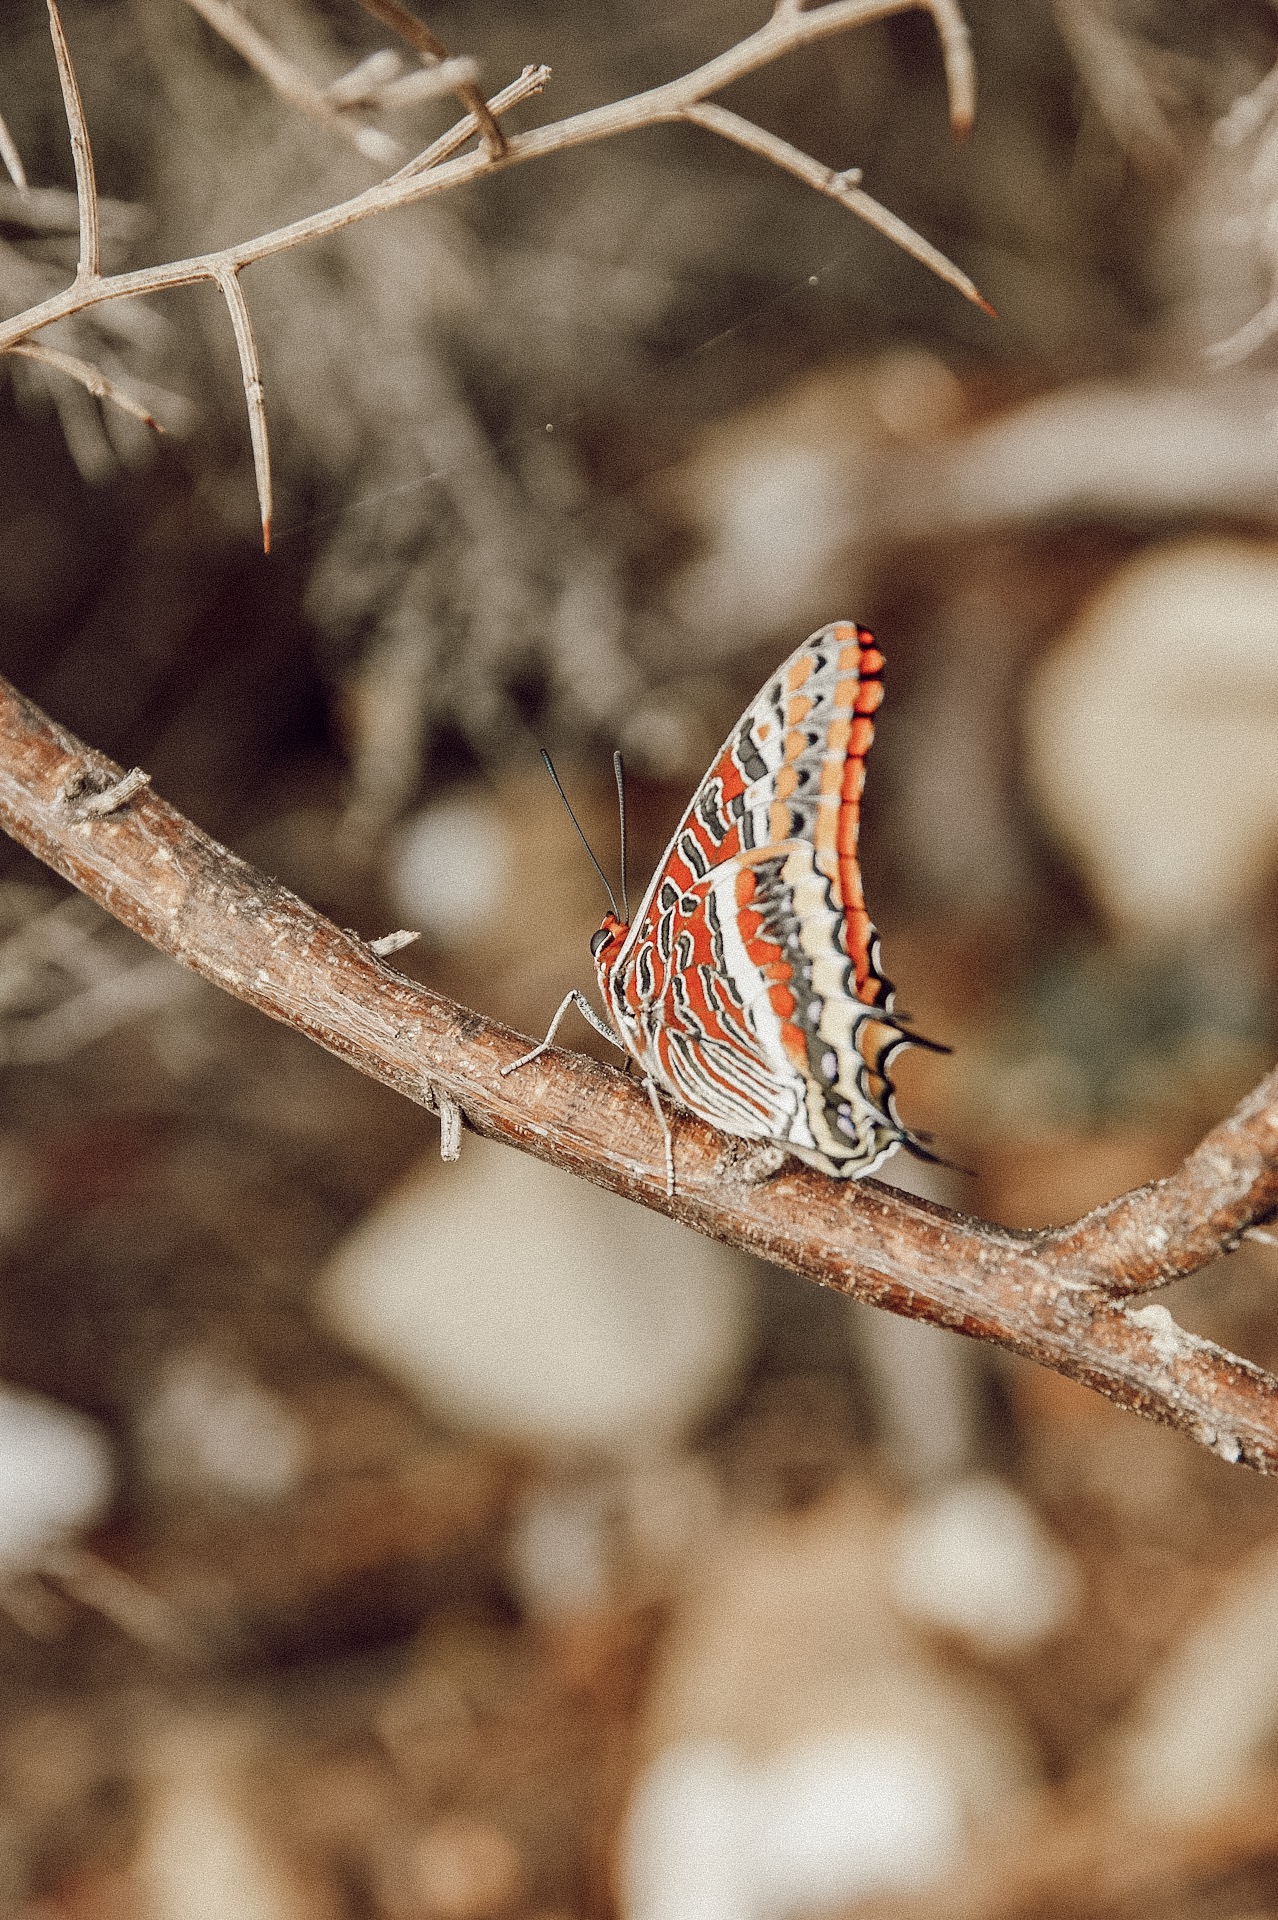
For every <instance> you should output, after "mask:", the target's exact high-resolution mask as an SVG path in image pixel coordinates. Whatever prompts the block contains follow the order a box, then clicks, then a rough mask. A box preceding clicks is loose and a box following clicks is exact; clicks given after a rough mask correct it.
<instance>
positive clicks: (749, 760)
mask: <svg viewBox="0 0 1278 1920" xmlns="http://www.w3.org/2000/svg"><path fill="white" fill-rule="evenodd" d="M882 669H883V659H882V656H881V654H880V653H879V651H878V649H877V647H876V646H875V643H874V638H873V635H872V634H870V633H869V632H868V631H867V630H866V629H865V628H863V627H857V626H855V625H853V624H851V623H848V622H840V623H836V624H835V625H833V626H830V627H826V628H824V629H823V630H822V631H821V632H820V633H817V634H814V635H813V636H812V638H811V639H810V640H807V641H805V642H804V644H803V645H802V646H801V647H798V648H796V650H795V652H794V653H793V654H792V655H791V656H790V658H789V659H788V660H787V661H785V662H784V664H783V665H782V666H781V667H780V668H778V670H777V672H776V673H775V674H774V675H773V676H772V678H771V679H770V680H769V682H768V684H767V686H765V687H764V689H763V690H762V692H761V693H760V694H759V696H758V698H757V699H756V700H755V701H754V702H753V704H752V705H751V706H750V707H749V708H748V709H747V711H746V712H745V713H744V714H743V715H742V717H741V719H740V721H739V722H738V723H737V725H736V727H735V728H734V729H733V731H732V733H731V735H730V736H729V738H728V739H727V741H725V743H724V745H723V748H722V749H721V751H720V752H719V754H718V755H717V756H716V758H715V760H714V762H713V764H712V765H711V767H710V770H709V772H708V773H707V775H706V777H705V779H704V780H703V781H702V783H701V786H700V787H699V788H698V790H697V792H696V794H695V795H694V796H693V799H692V802H691V804H690V805H689V807H688V810H687V812H686V813H685V814H684V817H683V819H682V820H681V821H680V823H679V826H678V827H677V829H676V831H675V834H674V837H673V839H672V840H671V842H670V845H669V847H668V849H667V851H666V855H665V858H664V860H663V861H662V863H661V865H660V866H659V867H658V869H657V872H656V874H655V875H654V877H653V879H652V881H651V883H650V885H649V887H648V890H647V893H646V894H645V896H644V898H643V900H642V902H641V903H640V906H639V909H638V911H637V912H636V914H635V916H634V920H633V922H632V923H631V924H630V925H629V926H627V925H626V924H625V923H624V922H623V921H622V920H621V919H620V918H619V916H617V915H616V914H615V913H610V914H609V915H607V917H606V918H605V920H604V922H603V925H602V926H601V927H600V929H599V931H598V933H596V935H595V937H594V939H593V940H592V942H591V950H592V953H593V954H594V958H595V965H596V968H597V971H598V975H599V985H600V989H601V991H602V993H603V997H604V1003H605V1005H606V1007H607V1009H608V1013H609V1016H610V1018H611V1020H612V1023H613V1026H614V1027H615V1029H616V1033H617V1036H618V1038H619V1039H620V1041H621V1043H622V1045H624V1047H625V1048H626V1050H627V1051H628V1052H629V1053H630V1054H631V1055H632V1056H633V1057H634V1059H635V1060H636V1062H637V1063H638V1065H639V1067H640V1069H641V1071H642V1072H643V1074H644V1077H645V1079H646V1080H647V1082H648V1085H649V1089H650V1090H651V1089H652V1088H653V1087H654V1086H655V1087H656V1088H659V1089H661V1090H663V1091H665V1092H666V1093H668V1094H670V1095H672V1096H673V1097H674V1099H676V1100H677V1101H679V1102H680V1103H681V1104H682V1105H683V1106H685V1107H688V1108H690V1109H691V1110H692V1111H693V1112H694V1113H697V1114H700V1115H701V1116H702V1118H703V1119H706V1120H708V1121H710V1122H711V1124H712V1125H714V1126H717V1127H719V1128H721V1129H722V1130H723V1131H724V1132H727V1133H731V1134H736V1135H738V1136H740V1137H741V1138H743V1139H746V1140H761V1141H771V1142H774V1143H776V1144H777V1145H780V1146H783V1147H785V1148H786V1149H787V1150H788V1151H789V1152H791V1153H794V1154H797V1155H798V1156H799V1158H801V1159H803V1160H806V1161H808V1162H809V1163H810V1164H811V1165H813V1166H816V1167H819V1168H820V1169H821V1170H822V1171H824V1172H826V1173H829V1174H834V1175H837V1176H842V1177H848V1176H856V1175H860V1174H865V1173H870V1172H872V1171H873V1170H874V1168H876V1167H877V1166H879V1165H880V1164H881V1163H882V1161H883V1160H884V1159H885V1158H886V1157H887V1155H888V1154H889V1153H890V1152H891V1151H892V1150H893V1148H894V1147H896V1146H898V1145H902V1144H905V1145H910V1146H917V1142H915V1140H914V1138H913V1136H912V1135H911V1134H910V1133H909V1131H908V1130H907V1129H906V1128H905V1127H903V1126H902V1124H901V1122H900V1120H899V1119H898V1117H897V1113H896V1108H895V1102H894V1096H893V1088H892V1082H891V1079H890V1077H889V1068H890V1065H891V1062H892V1058H893V1056H894V1055H895V1054H896V1053H897V1052H898V1051H899V1050H900V1048H902V1047H904V1046H907V1045H909V1044H910V1043H911V1036H910V1035H908V1034H907V1033H906V1032H905V1030H904V1028H903V1027H902V1025H901V1023H900V1021H899V1020H898V1019H897V1017H896V1016H895V1014H894V1013H893V1010H892V1007H893V990H892V986H891V983H890V982H889V981H888V980H887V979H886V977H885V976H884V975H883V973H882V972H881V971H880V967H879V953H878V936H877V934H876V933H875V930H874V927H873V925H872V924H871V921H870V919H869V915H868V914H867V913H866V910H865V901H864V898H863V895H862V891H861V876H860V869H859V866H858V863H857V837H858V828H859V822H860V803H861V790H862V787H863V785H864V780H865V756H866V754H867V753H868V751H869V747H870V742H871V741H872V739H873V737H874V721H873V716H874V714H875V712H876V711H877V709H878V707H879V704H880V702H881V700H882V697H883V685H882V678H881V675H882ZM654 1104H656V1102H655V1099H654ZM663 1124H664V1121H663ZM669 1164H670V1163H669V1159H668V1162H667V1166H668V1175H669Z"/></svg>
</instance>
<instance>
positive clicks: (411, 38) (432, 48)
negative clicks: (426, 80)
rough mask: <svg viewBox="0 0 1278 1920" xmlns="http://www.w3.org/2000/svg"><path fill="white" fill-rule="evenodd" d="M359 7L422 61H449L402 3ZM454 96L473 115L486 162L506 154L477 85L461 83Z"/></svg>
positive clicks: (367, 2)
mask: <svg viewBox="0 0 1278 1920" xmlns="http://www.w3.org/2000/svg"><path fill="white" fill-rule="evenodd" d="M360 5H361V6H362V7H363V9H364V11H365V13H371V14H372V16H373V18H374V19H375V20H380V21H381V23H382V25H383V26H384V27H389V28H390V29H391V31H392V33H397V34H398V35H399V36H400V38H401V40H406V41H407V42H408V44H409V46H410V47H413V48H415V49H416V51H417V52H418V53H419V54H421V56H422V58H423V59H425V60H431V61H434V60H438V61H441V62H442V61H445V60H447V59H448V58H449V54H448V49H447V47H446V46H445V45H444V43H443V41H442V40H441V39H440V38H439V36H438V34H435V33H432V32H431V30H430V28H429V27H428V26H427V25H426V23H425V21H424V20H419V19H418V18H417V15H416V14H415V13H414V12H413V11H412V9H411V8H409V7H406V6H405V5H404V4H403V0H360ZM457 97H458V99H459V100H460V101H461V103H462V105H463V106H464V107H466V108H467V109H468V110H469V111H470V112H471V113H472V114H473V115H474V116H475V125H476V127H477V128H478V130H479V136H480V138H481V140H482V141H483V143H484V151H485V153H486V154H487V155H488V157H489V159H490V160H499V159H500V158H501V156H502V154H503V153H505V151H506V136H505V134H504V133H503V132H502V130H501V127H500V125H499V123H498V120H497V116H496V115H495V114H494V113H493V111H492V109H491V108H490V107H489V105H488V102H487V101H486V100H485V98H484V96H483V94H482V93H481V92H480V90H479V88H478V86H477V85H476V84H475V82H474V81H473V80H471V81H463V82H462V83H461V84H460V85H459V86H458V88H457Z"/></svg>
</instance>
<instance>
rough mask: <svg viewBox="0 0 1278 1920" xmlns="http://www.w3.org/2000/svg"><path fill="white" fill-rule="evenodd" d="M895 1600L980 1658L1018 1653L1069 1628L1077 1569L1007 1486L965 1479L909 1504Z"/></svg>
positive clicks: (899, 1537) (894, 1574)
mask: <svg viewBox="0 0 1278 1920" xmlns="http://www.w3.org/2000/svg"><path fill="white" fill-rule="evenodd" d="M891 1583H892V1596H893V1598H894V1600H895V1601H896V1604H897V1607H898V1608H899V1610H900V1611H901V1612H902V1613H903V1614H904V1615H905V1616H906V1617H907V1618H908V1619H911V1620H915V1621H917V1622H918V1623H919V1624H920V1625H922V1626H928V1627H935V1628H939V1629H940V1630H941V1631H942V1632H944V1633H950V1634H954V1635H956V1636H957V1637H958V1638H960V1639H963V1640H966V1641H968V1642H969V1643H970V1644H971V1645H972V1646H974V1647H975V1648H977V1649H978V1650H979V1651H981V1652H982V1653H987V1654H992V1655H994V1656H1000V1655H1006V1654H1016V1653H1020V1652H1022V1651H1024V1650H1025V1649H1026V1648H1028V1647H1032V1646H1035V1645H1037V1644H1038V1643H1039V1642H1040V1641H1042V1640H1046V1639H1049V1638H1050V1637H1051V1635H1052V1634H1054V1633H1058V1632H1059V1631H1060V1630H1061V1629H1062V1628H1063V1627H1065V1626H1067V1625H1068V1623H1069V1621H1070V1619H1071V1617H1072V1616H1073V1614H1074V1612H1075V1611H1076V1609H1077V1606H1078V1603H1079V1600H1080V1598H1081V1580H1080V1576H1079V1573H1078V1569H1077V1567H1076V1565H1075V1563H1074V1561H1073V1559H1072V1558H1071V1556H1070V1555H1069V1554H1068V1553H1067V1552H1066V1551H1065V1549H1064V1548H1063V1547H1062V1546H1060V1545H1059V1543H1058V1542H1057V1541H1055V1540H1054V1539H1053V1538H1052V1536H1051V1535H1050V1534H1049V1533H1048V1532H1047V1530H1046V1528H1045V1527H1044V1526H1043V1525H1042V1523H1041V1521H1040V1520H1039V1518H1038V1516H1037V1514H1036V1513H1035V1512H1034V1509H1033V1508H1032V1507H1031V1506H1030V1505H1029V1503H1028V1501H1026V1500H1024V1499H1023V1498H1022V1497H1021V1495H1020V1494H1019V1493H1017V1492H1016V1491H1015V1490H1014V1489H1013V1488H1012V1487H1010V1486H1008V1485H1007V1483H1006V1482H1005V1481H1002V1480H994V1479H990V1478H987V1477H984V1476H981V1477H977V1478H972V1479H969V1480H963V1481H960V1482H959V1483H958V1485H956V1486H952V1487H947V1488H946V1489H945V1490H944V1491H943V1492H942V1493H939V1494H937V1495H935V1496H934V1497H933V1498H931V1499H928V1500H924V1501H920V1502H919V1503H918V1504H917V1505H915V1506H914V1507H912V1508H911V1509H910V1510H909V1511H908V1512H907V1513H906V1514H904V1515H903V1516H902V1518H901V1520H900V1521H899V1522H898V1525H897V1528H896V1534H895V1539H894V1542H893V1555H892V1563H891Z"/></svg>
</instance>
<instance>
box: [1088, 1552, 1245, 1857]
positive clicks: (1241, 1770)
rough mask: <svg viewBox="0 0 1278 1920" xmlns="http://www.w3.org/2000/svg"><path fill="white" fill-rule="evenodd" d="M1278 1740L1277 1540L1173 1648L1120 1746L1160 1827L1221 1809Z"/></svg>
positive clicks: (1127, 1777) (1140, 1799)
mask: <svg viewBox="0 0 1278 1920" xmlns="http://www.w3.org/2000/svg"><path fill="white" fill-rule="evenodd" d="M1275 1739H1278V1540H1269V1541H1266V1542H1265V1544H1264V1545H1263V1546H1261V1547H1259V1548H1257V1549H1256V1551H1255V1552H1254V1553H1252V1554H1251V1555H1249V1556H1248V1558H1247V1559H1245V1560H1244V1561H1243V1562H1242V1564H1241V1566H1239V1567H1238V1568H1237V1569H1235V1571H1234V1572H1233V1573H1232V1575H1231V1576H1230V1578H1229V1580H1228V1582H1227V1584H1226V1586H1225V1588H1224V1590H1223V1592H1222V1593H1221V1594H1220V1595H1219V1597H1218V1598H1217V1599H1216V1601H1215V1603H1214V1604H1213V1605H1212V1606H1211V1607H1209V1608H1208V1610H1207V1612H1206V1613H1205V1614H1204V1615H1202V1616H1201V1617H1200V1618H1199V1619H1198V1620H1197V1621H1196V1622H1195V1623H1194V1624H1193V1625H1192V1626H1191V1628H1190V1630H1189V1632H1188V1633H1186V1634H1185V1635H1184V1637H1183V1638H1182V1639H1181V1640H1180V1641H1179V1642H1178V1643H1177V1644H1176V1645H1175V1646H1174V1647H1173V1648H1172V1649H1171V1651H1170V1653H1169V1654H1168V1655H1167V1656H1166V1658H1165V1659H1164V1660H1163V1663H1162V1665H1161V1666H1160V1667H1159V1669H1158V1670H1157V1672H1156V1673H1155V1674H1154V1676H1153V1678H1152V1680H1151V1681H1150V1682H1149V1684H1148V1686H1147V1687H1146V1689H1145V1691H1144V1694H1143V1695H1142V1697H1141V1698H1140V1699H1139V1700H1138V1701H1137V1703H1136V1705H1135V1707H1134V1709H1133V1710H1132V1712H1131V1713H1130V1714H1129V1716H1128V1720H1127V1724H1126V1725H1125V1727H1124V1728H1123V1729H1122V1730H1121V1732H1120V1733H1119V1735H1118V1736H1117V1738H1116V1740H1115V1744H1114V1764H1115V1771H1116V1773H1117V1777H1118V1781H1119V1784H1120V1787H1121V1789H1122V1792H1123V1794H1124V1797H1125V1798H1126V1800H1127V1803H1128V1805H1129V1807H1130V1808H1131V1809H1132V1810H1133V1811H1134V1812H1136V1813H1137V1814H1139V1815H1140V1816H1141V1817H1143V1818H1146V1819H1153V1820H1165V1821H1176V1820H1196V1819H1201V1818H1205V1817H1208V1816H1210V1815H1212V1814H1215V1813H1217V1812H1219V1811H1220V1810H1221V1809H1222V1808H1224V1807H1226V1806H1228V1805H1229V1803H1230V1802H1231V1801H1232V1800H1234V1799H1235V1798H1237V1797H1238V1796H1239V1795H1240V1794H1242V1793H1244V1792H1245V1791H1246V1790H1247V1788H1248V1787H1249V1786H1251V1785H1252V1784H1253V1783H1254V1782H1255V1781H1256V1779H1257V1778H1258V1777H1259V1776H1261V1775H1262V1774H1263V1773H1265V1772H1266V1771H1267V1770H1268V1768H1269V1766H1270V1764H1271V1757H1272V1753H1273V1747H1274V1742H1275Z"/></svg>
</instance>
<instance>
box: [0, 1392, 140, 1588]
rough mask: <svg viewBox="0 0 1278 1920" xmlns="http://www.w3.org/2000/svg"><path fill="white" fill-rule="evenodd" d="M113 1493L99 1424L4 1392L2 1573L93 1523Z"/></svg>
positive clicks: (0, 1415)
mask: <svg viewBox="0 0 1278 1920" xmlns="http://www.w3.org/2000/svg"><path fill="white" fill-rule="evenodd" d="M114 1490H115V1462H114V1458H113V1454H112V1449H111V1446H110V1443H109V1441H108V1440H107V1437H106V1435H105V1434H104V1433H103V1431H102V1429H101V1428H100V1427H99V1426H98V1424H97V1422H96V1421H94V1420H90V1419H89V1418H88V1417H87V1416H86V1415H85V1414H82V1413H73V1412H72V1411H71V1409H70V1408H69V1407H62V1406H57V1405H55V1403H54V1402H53V1401H51V1400H42V1399H37V1398H36V1396H35V1395H34V1394H26V1393H17V1392H15V1391H14V1390H13V1389H12V1388H8V1387H4V1388H0V1575H3V1574H4V1573H5V1572H8V1571H18V1570H20V1569H21V1567H22V1565H23V1563H24V1562H26V1561H28V1560H29V1559H30V1558H31V1557H32V1556H33V1555H35V1554H38V1553H39V1551H40V1550H41V1548H43V1547H47V1546H50V1545H52V1544H53V1543H54V1542H55V1541H58V1540H60V1539H62V1538H64V1537H65V1536H66V1535H68V1534H75V1533H79V1532H81V1531H83V1529H84V1528H86V1527H89V1526H92V1525H93V1523H94V1522H95V1521H97V1520H100V1519H101V1518H102V1516H103V1514H104V1513H105V1512H106V1509H107V1507H108V1506H109V1505H110V1502H111V1498H112V1495H113V1493H114Z"/></svg>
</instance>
